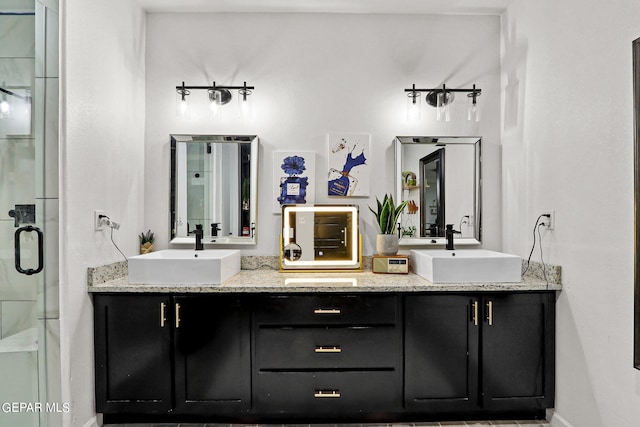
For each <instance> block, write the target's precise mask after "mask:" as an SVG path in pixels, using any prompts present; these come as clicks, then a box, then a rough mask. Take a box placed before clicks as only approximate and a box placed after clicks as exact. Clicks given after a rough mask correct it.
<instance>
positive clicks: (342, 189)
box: [327, 133, 371, 197]
mask: <svg viewBox="0 0 640 427" xmlns="http://www.w3.org/2000/svg"><path fill="white" fill-rule="evenodd" d="M328 140H329V151H328V155H327V158H328V169H329V170H328V182H327V195H329V196H341V197H367V196H369V192H370V188H369V187H370V176H371V171H370V168H371V163H370V162H369V158H370V153H371V135H369V134H362V133H330V134H329V136H328Z"/></svg>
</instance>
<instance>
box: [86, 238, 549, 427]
mask: <svg viewBox="0 0 640 427" xmlns="http://www.w3.org/2000/svg"><path fill="white" fill-rule="evenodd" d="M183 251H184V252H185V253H189V252H191V253H193V252H195V251H191V250H183ZM160 252H163V251H160ZM199 252H200V253H202V254H203V255H201V257H202V256H204V253H208V252H216V251H215V250H212V251H204V252H203V251H199ZM460 252H464V250H462V251H458V253H460ZM249 258H251V257H247V259H246V260H243V263H244V264H245V266H248V264H247V263H248V262H249V261H250V260H249ZM460 259H462V258H460ZM258 264H264V260H261V261H258ZM366 270H367V267H366V266H365V271H364V272H361V273H348V272H345V273H288V272H287V273H281V272H278V271H274V270H271V269H258V270H247V269H245V270H241V271H240V272H239V273H237V274H235V275H234V276H233V277H231V278H230V279H228V280H225V281H223V282H222V284H220V285H214V284H186V283H175V284H167V283H165V284H132V283H130V282H129V280H128V277H126V276H124V275H122V276H121V277H113V278H111V279H110V280H104V281H103V282H102V283H98V280H94V279H92V283H91V284H90V286H89V291H90V292H91V293H92V295H93V299H94V309H95V356H96V407H97V412H100V413H103V414H104V417H105V422H135V421H145V422H172V421H201V422H202V421H206V422H287V423H290V422H293V421H295V422H303V423H310V422H323V421H351V422H388V421H396V420H414V421H416V420H429V419H439V420H443V419H471V418H484V419H488V418H501V417H518V418H544V416H545V409H546V408H549V407H552V406H553V403H554V318H555V293H556V292H557V291H559V290H560V285H559V284H555V283H550V284H548V283H546V282H545V281H542V280H538V279H535V278H528V279H527V280H525V281H523V282H518V283H504V282H482V283H447V284H434V283H432V282H431V281H429V280H426V279H424V278H423V277H420V276H419V275H417V274H414V273H410V274H406V275H404V274H402V275H401V274H373V273H371V272H370V271H366ZM196 281H197V280H196Z"/></svg>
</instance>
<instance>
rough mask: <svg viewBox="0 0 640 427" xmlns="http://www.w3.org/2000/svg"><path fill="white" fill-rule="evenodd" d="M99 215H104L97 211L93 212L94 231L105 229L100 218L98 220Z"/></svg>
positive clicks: (102, 212)
mask: <svg viewBox="0 0 640 427" xmlns="http://www.w3.org/2000/svg"><path fill="white" fill-rule="evenodd" d="M100 215H104V211H101V210H97V209H96V210H95V211H93V224H94V227H95V230H96V231H102V230H104V227H105V223H104V222H103V221H102V218H100Z"/></svg>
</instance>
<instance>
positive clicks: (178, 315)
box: [176, 304, 181, 329]
mask: <svg viewBox="0 0 640 427" xmlns="http://www.w3.org/2000/svg"><path fill="white" fill-rule="evenodd" d="M180 320H181V319H180V304H176V329H178V328H179V327H180Z"/></svg>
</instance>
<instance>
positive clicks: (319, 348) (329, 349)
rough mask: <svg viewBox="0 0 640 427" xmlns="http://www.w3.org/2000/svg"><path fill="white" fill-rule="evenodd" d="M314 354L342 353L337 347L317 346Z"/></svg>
mask: <svg viewBox="0 0 640 427" xmlns="http://www.w3.org/2000/svg"><path fill="white" fill-rule="evenodd" d="M316 353H342V348H340V346H339V345H317V346H316Z"/></svg>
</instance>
